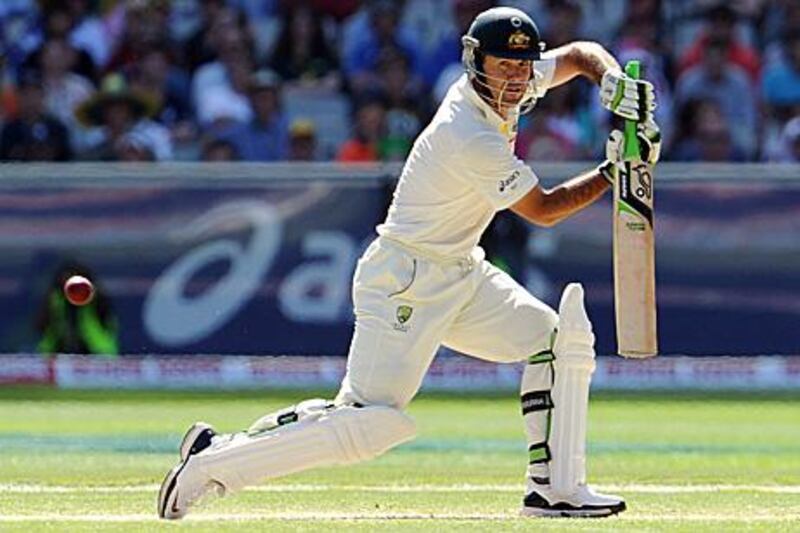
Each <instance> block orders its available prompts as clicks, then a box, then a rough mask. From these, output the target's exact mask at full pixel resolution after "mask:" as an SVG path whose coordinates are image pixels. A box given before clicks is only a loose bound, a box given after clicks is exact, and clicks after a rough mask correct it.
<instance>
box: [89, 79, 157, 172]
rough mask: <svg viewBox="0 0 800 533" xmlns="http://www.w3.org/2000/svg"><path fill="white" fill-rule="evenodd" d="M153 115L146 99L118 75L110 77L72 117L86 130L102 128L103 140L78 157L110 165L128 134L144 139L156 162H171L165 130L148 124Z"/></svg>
mask: <svg viewBox="0 0 800 533" xmlns="http://www.w3.org/2000/svg"><path fill="white" fill-rule="evenodd" d="M155 111H156V103H155V102H154V101H153V100H152V98H149V97H148V96H147V95H145V94H142V93H140V92H138V91H134V90H132V89H131V88H130V87H128V84H127V82H126V81H125V78H124V77H123V76H122V75H120V74H110V75H108V76H106V78H105V79H104V80H103V85H102V88H101V90H100V92H98V93H97V94H95V95H94V96H92V98H90V99H88V100H87V101H85V102H84V103H83V104H81V106H80V107H78V109H77V110H76V112H75V115H76V117H77V118H78V120H79V121H80V122H81V124H84V125H86V126H99V127H101V128H102V134H103V140H102V142H101V143H100V144H99V145H98V146H96V147H94V148H93V149H92V150H89V151H87V152H86V153H84V154H82V156H83V158H84V159H91V160H99V161H114V160H116V159H117V156H118V152H117V143H118V142H120V140H121V139H122V138H123V136H125V135H126V134H128V133H134V132H135V133H137V134H138V135H139V136H140V137H139V139H144V138H146V139H148V141H147V143H148V146H150V147H151V149H152V151H153V153H154V157H155V159H156V160H158V161H163V160H166V159H171V158H172V143H171V141H170V138H169V133H168V132H167V130H166V128H164V127H163V126H161V125H160V124H158V123H156V122H153V121H152V120H149V118H148V117H151V116H152V115H153V114H154V113H155Z"/></svg>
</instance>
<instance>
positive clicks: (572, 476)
mask: <svg viewBox="0 0 800 533" xmlns="http://www.w3.org/2000/svg"><path fill="white" fill-rule="evenodd" d="M558 314H559V323H558V333H557V334H556V340H555V344H554V346H553V354H554V355H555V362H554V370H555V381H554V384H553V390H552V397H553V427H552V432H551V434H550V440H549V445H550V451H551V453H552V456H553V457H552V460H551V462H550V484H551V488H552V489H553V491H554V492H555V493H557V494H561V495H569V494H572V493H574V492H575V490H577V488H578V485H581V484H584V483H585V482H586V416H587V410H588V405H589V383H590V381H591V377H592V373H593V372H594V368H595V360H594V358H595V352H594V333H593V332H592V324H591V322H589V317H588V316H587V314H586V309H585V307H584V305H583V287H582V286H581V285H580V284H578V283H571V284H569V285H568V286H567V288H566V289H565V290H564V294H563V295H562V296H561V303H560V304H559V308H558Z"/></svg>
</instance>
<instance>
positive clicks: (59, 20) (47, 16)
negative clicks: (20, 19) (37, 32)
mask: <svg viewBox="0 0 800 533" xmlns="http://www.w3.org/2000/svg"><path fill="white" fill-rule="evenodd" d="M75 22H76V21H75V19H74V18H73V14H72V11H71V10H70V9H69V7H68V6H67V4H66V3H64V2H52V3H50V4H49V5H48V6H47V9H46V10H44V12H43V22H42V33H43V36H42V41H44V42H46V41H49V40H52V39H55V40H62V41H65V42H66V43H68V44H69V47H70V48H72V49H73V50H74V51H75V55H76V57H75V59H74V60H73V61H72V62H71V64H70V70H71V71H72V72H74V73H76V74H79V75H81V76H83V77H84V78H86V79H89V80H92V82H94V81H96V80H97V76H98V68H97V65H96V64H95V62H94V59H93V58H92V56H91V55H90V54H89V52H87V51H86V50H85V49H83V48H81V47H79V46H76V45H75V44H74V43H73V41H72V35H73V33H72V32H73V30H74V29H75ZM41 50H42V47H41V46H40V47H39V48H38V49H37V51H36V52H34V53H32V54H31V55H30V56H28V58H27V59H26V61H25V64H26V65H27V66H28V67H31V66H35V65H38V64H40V63H41V60H40V58H39V52H40V51H41Z"/></svg>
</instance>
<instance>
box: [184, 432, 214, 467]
mask: <svg viewBox="0 0 800 533" xmlns="http://www.w3.org/2000/svg"><path fill="white" fill-rule="evenodd" d="M216 436H217V432H216V431H215V430H214V428H213V427H211V425H209V424H206V423H205V422H195V423H194V424H192V427H190V428H189V429H188V430H187V431H186V434H185V435H184V436H183V440H182V441H181V461H185V460H186V459H188V458H189V456H190V455H194V454H196V453H200V452H202V451H203V450H205V449H206V448H208V447H209V446H211V442H212V439H213V438H214V437H216Z"/></svg>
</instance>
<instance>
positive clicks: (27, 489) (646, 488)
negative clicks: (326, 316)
mask: <svg viewBox="0 0 800 533" xmlns="http://www.w3.org/2000/svg"><path fill="white" fill-rule="evenodd" d="M596 487H597V489H598V490H601V491H608V492H630V493H645V494H692V493H698V494H701V493H715V492H760V493H775V494H800V485H732V484H719V485H715V484H704V485H656V484H652V485H651V484H630V485H624V484H623V485H619V484H611V485H603V484H600V485H597V486H596ZM158 488H159V487H158V485H119V486H104V487H100V486H97V487H80V486H59V485H29V484H0V493H7V494H8V493H14V494H76V493H77V494H80V493H109V494H114V493H131V492H134V493H139V492H153V491H157V490H158ZM521 490H522V485H513V484H511V485H490V484H454V485H311V484H282V485H261V486H257V487H249V488H247V489H245V492H319V491H353V492H390V493H394V492H396V493H403V492H410V493H429V492H519V491H521Z"/></svg>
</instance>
